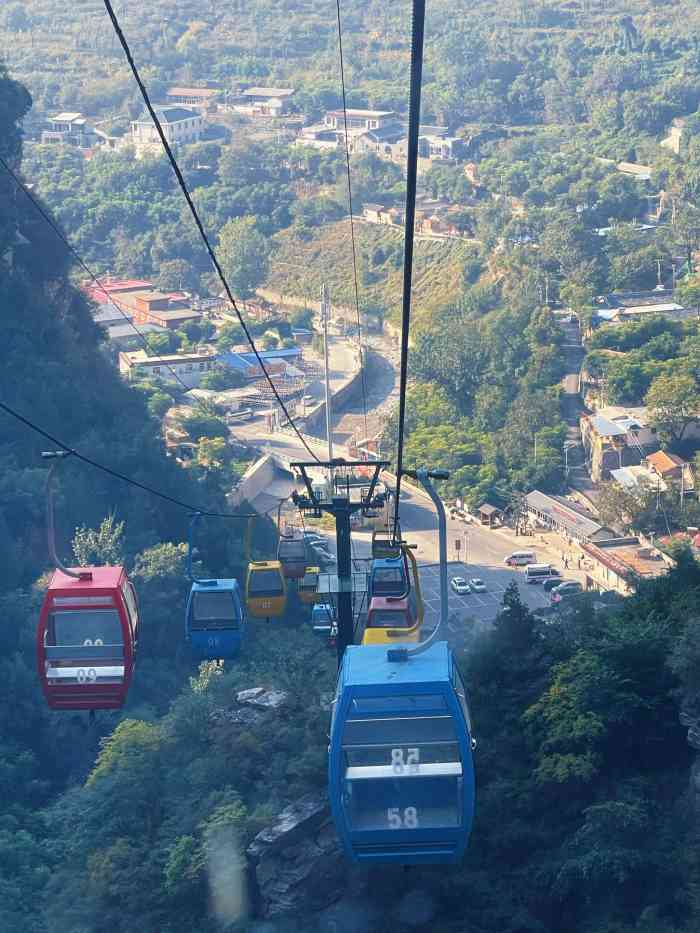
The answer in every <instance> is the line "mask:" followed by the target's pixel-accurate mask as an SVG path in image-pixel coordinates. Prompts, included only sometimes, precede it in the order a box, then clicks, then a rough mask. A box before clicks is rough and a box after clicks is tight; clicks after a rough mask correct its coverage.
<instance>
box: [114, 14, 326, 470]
mask: <svg viewBox="0 0 700 933" xmlns="http://www.w3.org/2000/svg"><path fill="white" fill-rule="evenodd" d="M103 2H104V5H105V9H106V10H107V14H108V16H109V18H110V20H111V21H112V26H113V27H114V31H115V33H116V36H117V38H118V39H119V42H120V44H121V47H122V49H123V50H124V55H125V56H126V60H127V62H128V63H129V67H130V68H131V72H132V74H133V76H134V80H135V81H136V84H137V85H138V88H139V91H140V92H141V96H142V97H143V101H144V103H145V105H146V109H147V110H148V113H149V115H150V117H151V119H152V120H153V124H154V126H155V128H156V131H157V132H158V136H159V137H160V141H161V143H162V144H163V149H164V150H165V154H166V155H167V157H168V161H169V162H170V166H171V168H172V170H173V172H174V174H175V177H176V178H177V181H178V184H179V186H180V189H181V191H182V194H183V195H184V198H185V200H186V201H187V206H188V207H189V209H190V213H191V214H192V217H193V219H194V222H195V224H196V226H197V230H198V231H199V235H200V237H201V238H202V242H203V243H204V246H205V248H206V250H207V253H208V254H209V259H210V260H211V263H212V265H213V266H214V269H215V271H216V274H217V276H218V277H219V280H220V281H221V284H222V285H223V287H224V291H225V292H226V297H227V298H228V300H229V302H230V304H231V307H232V308H233V310H234V311H235V313H236V317H237V318H238V322H239V324H240V325H241V328H242V329H243V333H244V334H245V336H246V340H247V341H248V343H249V344H250V348H251V350H252V351H253V353H254V354H255V358H256V360H257V361H258V365H259V366H260V369H261V370H262V371H263V373H264V374H265V378H266V379H267V381H268V383H269V385H270V388H271V389H272V392H273V394H274V396H275V399H276V400H277V404H278V405H279V407H280V408H281V409H282V411H283V412H284V415H285V417H286V419H287V421H288V422H289V424H290V425H291V426H292V428H293V429H294V432H295V433H296V435H297V437H298V438H299V440H300V441H301V443H302V445H303V446H304V448H305V450H306V451H307V453H309V454H310V455H311V457H312V458H313V459H314V460H315V461H316V462H317V463H318V462H319V459H318V457H317V456H316V454H315V453H314V452H313V450H312V449H311V448H310V447H309V445H308V444H307V442H306V441H305V440H304V437H303V435H302V433H301V431H300V430H299V428H298V427H297V426H296V424H295V422H294V420H293V418H292V416H291V415H290V414H289V412H288V411H287V407H286V405H285V404H284V402H283V401H282V397H281V396H280V394H279V392H278V391H277V387H276V386H275V384H274V382H273V381H272V379H271V377H270V374H269V373H268V371H267V369H266V367H265V364H264V363H263V360H262V357H261V356H260V353H259V352H258V348H257V347H256V346H255V342H254V340H253V338H252V336H251V334H250V331H249V330H248V325H247V324H246V323H245V320H244V319H243V315H242V314H241V312H240V309H239V307H238V305H237V304H236V299H235V298H234V297H233V293H232V291H231V288H230V286H229V284H228V281H227V279H226V276H225V275H224V271H223V269H222V268H221V264H220V263H219V260H218V259H217V256H216V253H215V252H214V248H213V247H212V245H211V243H210V242H209V237H208V236H207V233H206V231H205V229H204V225H203V224H202V221H201V220H200V217H199V214H198V212H197V208H196V207H195V204H194V201H193V200H192V196H191V194H190V192H189V189H188V188H187V183H186V182H185V178H184V176H183V174H182V171H181V169H180V166H179V165H178V163H177V159H176V158H175V156H174V154H173V151H172V148H171V147H170V143H169V142H168V140H167V139H166V137H165V133H164V132H163V127H162V125H161V122H160V120H159V119H158V116H157V114H156V112H155V110H154V109H153V104H152V103H151V99H150V97H149V94H148V91H147V90H146V86H145V84H144V83H143V79H142V78H141V75H140V73H139V70H138V68H137V66H136V63H135V61H134V57H133V55H132V53H131V48H130V47H129V43H128V42H127V40H126V37H125V36H124V33H123V31H122V28H121V26H120V25H119V20H118V19H117V15H116V13H115V12H114V8H113V6H112V3H111V0H103Z"/></svg>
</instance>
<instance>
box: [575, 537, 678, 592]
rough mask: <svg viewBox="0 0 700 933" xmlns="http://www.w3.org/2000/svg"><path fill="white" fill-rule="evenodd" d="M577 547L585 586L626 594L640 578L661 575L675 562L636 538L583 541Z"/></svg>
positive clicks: (641, 579)
mask: <svg viewBox="0 0 700 933" xmlns="http://www.w3.org/2000/svg"><path fill="white" fill-rule="evenodd" d="M580 547H581V552H582V555H583V564H584V569H585V573H586V582H585V588H586V589H603V590H613V591H615V592H617V593H621V594H622V595H623V596H628V595H629V594H631V593H634V592H635V590H636V588H637V586H638V584H639V583H640V582H641V581H643V580H654V579H656V578H657V577H662V576H664V575H665V574H667V573H668V572H669V570H670V569H671V568H672V567H673V566H674V565H675V562H674V561H673V560H672V559H671V558H670V557H668V556H667V555H666V554H663V553H662V552H661V551H660V550H659V549H658V548H655V547H652V546H647V545H644V544H641V543H640V541H639V538H622V539H613V540H610V541H600V542H595V543H593V542H585V543H583V544H581V545H580Z"/></svg>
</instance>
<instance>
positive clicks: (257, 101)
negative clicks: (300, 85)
mask: <svg viewBox="0 0 700 933" xmlns="http://www.w3.org/2000/svg"><path fill="white" fill-rule="evenodd" d="M293 96H294V88H291V87H251V88H248V90H247V91H242V92H241V93H240V94H238V95H237V96H236V98H235V100H234V103H233V104H232V109H233V110H234V111H235V112H236V113H241V114H244V115H246V116H249V117H279V116H282V114H285V113H289V111H290V109H291V104H292V97H293Z"/></svg>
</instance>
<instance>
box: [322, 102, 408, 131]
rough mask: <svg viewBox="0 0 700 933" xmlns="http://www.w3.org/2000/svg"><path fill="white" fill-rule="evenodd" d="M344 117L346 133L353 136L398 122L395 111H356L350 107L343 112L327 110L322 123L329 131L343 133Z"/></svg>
mask: <svg viewBox="0 0 700 933" xmlns="http://www.w3.org/2000/svg"><path fill="white" fill-rule="evenodd" d="M345 115H347V121H348V133H353V134H355V135H357V134H359V133H368V132H370V130H379V129H383V128H385V127H386V126H388V125H392V124H394V123H397V122H398V114H397V113H396V111H395V110H357V109H354V108H351V107H349V108H348V109H347V110H346V111H345V112H343V111H342V110H329V111H328V113H326V116H325V117H324V120H323V122H324V124H325V125H326V126H327V127H328V128H329V129H331V130H340V131H341V132H342V133H344V132H345Z"/></svg>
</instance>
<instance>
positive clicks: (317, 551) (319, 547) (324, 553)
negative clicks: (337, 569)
mask: <svg viewBox="0 0 700 933" xmlns="http://www.w3.org/2000/svg"><path fill="white" fill-rule="evenodd" d="M311 550H312V551H313V553H314V555H315V557H316V558H317V559H318V560H320V561H321V562H322V563H324V564H335V563H337V561H336V559H335V557H333V555H332V554H331V552H330V551H329V550H328V548H327V547H326V546H325V545H323V544H314V543H312V544H311Z"/></svg>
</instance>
